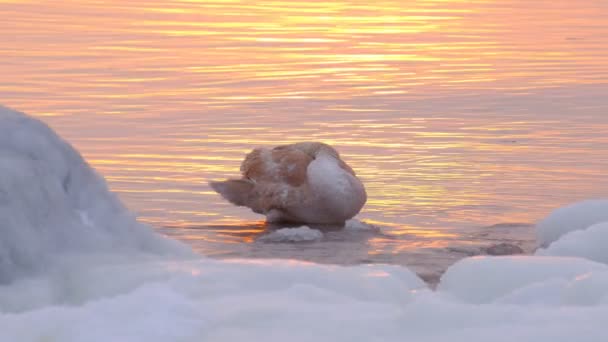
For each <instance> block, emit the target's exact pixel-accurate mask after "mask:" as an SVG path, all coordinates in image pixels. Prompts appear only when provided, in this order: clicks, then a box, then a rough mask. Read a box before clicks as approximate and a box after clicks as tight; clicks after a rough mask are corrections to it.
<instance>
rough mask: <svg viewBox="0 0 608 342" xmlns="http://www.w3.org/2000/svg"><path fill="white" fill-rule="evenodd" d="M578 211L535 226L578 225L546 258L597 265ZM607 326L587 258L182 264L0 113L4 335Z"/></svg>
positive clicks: (555, 341)
mask: <svg viewBox="0 0 608 342" xmlns="http://www.w3.org/2000/svg"><path fill="white" fill-rule="evenodd" d="M583 207H585V208H584V210H574V211H571V209H565V210H561V211H557V212H556V213H557V214H558V216H560V217H561V219H560V218H555V217H554V218H553V219H551V220H548V222H549V223H550V224H547V222H545V225H544V226H543V225H539V227H541V228H540V229H541V230H542V233H541V234H539V235H542V236H544V237H545V238H543V241H549V242H550V241H555V240H557V239H558V237H559V236H561V235H563V234H565V233H567V232H568V231H571V230H573V229H571V228H576V230H580V231H577V232H572V233H570V234H566V235H563V237H562V238H561V239H559V240H558V241H557V242H555V243H553V244H552V245H551V246H550V247H549V248H548V249H547V250H546V251H545V252H543V253H552V254H564V255H577V256H583V257H586V258H592V259H595V260H599V261H605V258H604V255H603V254H602V253H601V248H600V247H599V246H600V245H601V242H602V241H605V238H604V236H605V224H601V225H596V226H593V227H590V228H588V229H586V230H583V229H585V228H587V227H588V226H590V225H592V224H593V223H597V222H599V221H601V220H599V221H598V217H600V216H601V215H600V214H599V212H596V210H600V211H601V210H603V209H602V205H599V206H594V208H591V207H586V205H583ZM579 209H580V208H579ZM568 212H570V213H573V215H574V216H575V218H572V217H569V214H568ZM585 216H589V217H585ZM591 221H595V222H591ZM604 221H605V220H604ZM551 222H552V223H551ZM572 222H575V223H578V224H577V225H575V224H573V223H572ZM347 226H351V227H357V226H358V224H357V223H356V222H355V223H353V222H350V223H348V224H347ZM543 227H544V228H543ZM547 227H558V228H556V229H555V230H553V228H547ZM563 227H568V228H567V229H566V228H564V229H562V228H563ZM277 232H278V231H277ZM275 233H276V232H275ZM301 233H302V234H301ZM318 233H320V232H318ZM318 233H317V232H315V231H314V230H312V229H310V228H308V227H300V228H295V229H291V230H287V231H286V233H280V234H279V235H283V236H299V235H300V234H301V235H302V236H307V237H310V236H313V235H316V236H318ZM596 240H597V241H596ZM566 247H568V248H570V249H567V248H566ZM563 251H566V252H563ZM570 251H574V252H572V253H571V252H570ZM539 253H541V252H539ZM606 317H608V265H605V264H602V263H598V262H594V261H591V260H587V259H585V258H577V257H542V256H518V257H513V256H510V257H475V258H468V259H464V260H461V261H460V262H458V263H456V264H455V265H453V266H452V267H450V269H449V270H448V271H447V272H446V274H445V275H444V276H443V277H442V279H441V282H440V284H439V285H438V290H437V291H432V290H430V289H429V288H427V287H426V285H425V284H424V283H423V282H422V281H421V280H420V279H419V278H418V277H417V276H416V275H415V274H414V273H413V272H411V271H410V270H408V269H407V268H405V267H399V266H388V265H361V266H352V267H342V266H330V265H318V264H313V263H305V262H297V261H292V260H283V261H278V260H255V261H254V260H231V261H219V260H210V259H207V258H203V257H200V256H199V257H197V256H193V255H192V254H191V252H190V251H189V249H188V248H186V247H185V246H183V245H181V244H179V243H177V242H173V241H169V240H167V239H164V238H162V237H160V236H158V235H156V234H154V233H153V231H152V230H151V229H149V227H147V226H145V225H143V224H139V223H137V221H136V220H135V219H134V217H133V215H131V214H129V213H128V211H127V210H126V209H125V208H124V207H123V205H122V204H121V203H120V202H119V201H118V200H117V199H116V197H115V196H114V195H112V194H111V193H110V192H109V191H108V190H107V186H106V185H105V182H104V181H103V179H101V177H99V176H98V175H97V174H96V173H95V172H94V171H93V170H92V169H91V168H90V167H89V166H88V165H87V164H86V163H85V162H84V161H83V160H82V158H81V157H80V156H79V155H78V153H77V152H76V151H74V150H73V149H72V148H71V147H70V146H69V145H68V144H67V143H65V142H64V141H62V140H61V139H59V138H58V137H57V136H56V135H55V134H54V133H53V132H52V131H51V130H50V129H48V128H47V127H46V126H45V125H44V124H42V123H41V122H39V121H37V120H33V119H31V118H29V117H26V116H24V115H23V114H20V113H16V112H13V111H10V110H7V109H0V341H19V342H29V341H32V342H33V341H61V342H72V341H74V342H75V341H86V342H106V341H119V342H120V341H130V342H131V341H134V342H138V341H142V342H157V341H158V342H160V341H180V342H190V341H192V342H194V341H196V342H201V341H214V342H215V341H220V342H221V341H265V342H274V341H281V342H284V341H290V342H299V341H423V342H429V341H430V342H433V341H436V342H440V341H441V342H443V341H453V342H461V341H466V342H471V341H493V342H502V341H505V342H506V341H509V342H512V341H518V342H522V341H534V342H537V341H551V342H570V341H579V342H580V341H583V342H585V341H590V342H595V341H597V342H601V341H604V340H605V336H606V333H605V325H606Z"/></svg>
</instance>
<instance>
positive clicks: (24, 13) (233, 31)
mask: <svg viewBox="0 0 608 342" xmlns="http://www.w3.org/2000/svg"><path fill="white" fill-rule="evenodd" d="M0 15H1V16H2V18H3V20H2V22H0V38H1V41H2V43H1V44H0V72H1V74H2V80H1V81H0V96H1V100H2V103H3V104H5V105H8V106H11V107H13V108H16V109H19V110H22V111H25V112H28V113H31V114H33V115H36V116H38V117H41V118H42V119H43V120H45V121H46V122H48V123H49V124H50V125H51V126H53V128H55V129H56V130H57V131H58V132H59V133H60V134H61V135H62V136H64V137H65V138H66V139H68V140H69V141H70V142H71V143H73V144H74V145H75V146H76V147H77V148H78V149H79V150H80V151H81V152H82V153H83V154H84V155H85V157H86V158H87V159H88V160H89V161H90V163H91V164H93V166H95V167H96V168H97V169H98V170H99V171H100V172H101V173H102V174H103V175H104V176H105V177H106V178H107V179H108V181H109V183H110V186H111V188H112V189H113V190H114V191H116V192H117V193H118V194H119V196H120V197H121V198H122V199H123V200H124V201H125V202H126V203H127V205H128V206H129V207H130V208H131V209H132V210H134V211H136V212H137V213H138V215H139V216H140V217H141V219H142V220H144V221H147V222H149V223H151V224H152V225H154V226H155V227H157V228H158V229H159V230H161V231H162V232H164V233H166V234H168V235H170V236H174V237H176V238H178V239H182V240H184V241H186V242H188V243H190V244H191V245H192V246H193V247H194V248H195V249H196V250H197V251H200V252H201V253H204V254H207V255H213V256H217V257H281V258H282V257H288V258H300V259H305V260H313V261H317V262H329V263H340V264H351V263H362V262H389V263H398V264H405V265H408V266H411V267H413V268H415V269H417V270H421V271H429V272H431V273H432V271H433V270H438V269H442V268H443V267H445V266H446V265H447V264H449V263H451V262H453V261H454V260H456V259H458V258H460V257H462V256H463V255H467V254H471V253H475V252H476V251H477V249H479V248H481V247H484V246H488V245H491V244H493V243H497V242H510V243H514V244H517V245H521V246H523V247H524V249H526V250H530V249H531V248H532V245H533V243H532V240H533V231H532V230H533V229H532V227H531V224H533V223H534V222H535V221H537V220H539V219H540V218H542V217H543V216H544V215H546V214H547V213H548V212H549V211H550V210H551V209H553V208H555V207H558V206H561V205H564V204H566V203H569V202H573V201H576V200H581V199H586V198H592V197H605V196H606V193H607V192H608V182H607V180H606V177H605V173H604V172H603V171H605V170H606V169H608V158H606V157H607V156H608V134H607V133H608V115H607V112H608V101H607V100H606V94H608V21H606V18H607V17H608V3H607V2H606V1H603V0H601V1H600V0H597V1H594V0H582V1H565V0H563V1H561V0H560V1H524V0H505V1H489V0H487V1H486V0H478V1H438V0H424V1H375V2H373V4H371V3H369V2H368V1H365V2H364V1H324V2H316V1H312V2H311V1H306V2H304V1H288V2H287V1H244V0H224V1H162V2H161V1H137V2H124V1H82V2H78V3H75V2H70V1H36V2H34V1H31V2H30V1H10V0H9V1H6V0H5V1H0ZM302 140H319V141H324V142H327V143H330V144H332V145H335V146H336V147H337V148H338V150H340V151H341V153H342V155H343V157H344V159H346V160H347V161H348V162H349V163H350V164H351V165H352V166H353V167H354V169H355V170H356V171H357V173H358V175H359V176H360V177H361V178H362V179H363V181H364V182H365V184H366V186H367V189H368V195H369V201H368V203H367V205H366V207H365V208H364V210H363V211H362V212H361V214H360V215H359V217H358V218H359V219H360V220H363V221H365V222H367V223H370V224H373V225H375V226H378V227H380V232H379V233H378V232H375V233H374V232H345V231H339V232H332V233H328V234H326V235H325V238H324V240H322V241H321V242H315V243H306V244H272V243H262V242H259V241H256V240H257V238H258V237H259V236H260V235H261V234H264V232H265V231H266V229H267V228H268V227H266V226H264V225H263V222H262V217H260V216H258V215H255V214H253V213H250V212H248V211H247V210H246V209H243V208H236V207H232V206H230V205H229V204H227V203H225V202H224V201H222V200H221V199H220V198H219V196H217V195H216V194H215V193H213V192H212V191H211V189H210V188H209V187H208V185H207V182H208V181H209V180H214V179H222V178H226V177H238V168H239V164H240V161H241V160H242V158H243V156H244V155H245V153H247V152H248V151H249V150H251V149H252V148H253V147H256V146H273V145H277V144H285V143H291V142H296V141H302Z"/></svg>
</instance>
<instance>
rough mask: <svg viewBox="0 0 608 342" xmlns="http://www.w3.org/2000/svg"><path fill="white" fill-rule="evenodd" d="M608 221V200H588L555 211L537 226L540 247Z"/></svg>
mask: <svg viewBox="0 0 608 342" xmlns="http://www.w3.org/2000/svg"><path fill="white" fill-rule="evenodd" d="M604 221H608V200H599V199H598V200H588V201H583V202H578V203H574V204H571V205H568V206H565V207H563V208H559V209H557V210H555V211H553V212H552V213H551V214H550V215H549V216H547V218H545V219H544V220H542V221H541V222H539V223H538V225H537V226H536V233H537V241H538V245H539V246H540V247H544V248H546V247H548V246H549V245H550V244H551V243H552V242H553V241H556V240H558V239H559V238H560V237H561V236H563V235H565V234H567V233H569V232H572V231H575V230H582V229H585V228H587V227H589V226H591V225H593V224H595V223H600V222H604Z"/></svg>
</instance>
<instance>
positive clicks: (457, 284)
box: [438, 256, 608, 304]
mask: <svg viewBox="0 0 608 342" xmlns="http://www.w3.org/2000/svg"><path fill="white" fill-rule="evenodd" d="M594 273H600V274H602V277H603V276H604V275H608V266H607V265H604V264H600V263H596V262H593V261H589V260H585V259H580V258H567V257H541V256H508V257H472V258H466V259H463V260H460V261H459V262H457V263H456V264H454V265H452V266H451V267H450V268H448V270H447V271H446V272H445V273H444V275H443V276H442V277H441V280H440V283H439V286H438V290H439V291H440V292H443V293H446V294H449V295H451V296H453V297H456V298H458V299H460V300H462V301H465V302H467V303H473V304H482V303H494V302H497V301H501V300H505V299H504V298H508V297H510V296H515V297H517V298H518V299H521V298H522V297H525V295H524V294H522V293H523V292H521V291H523V289H526V288H527V289H528V290H529V288H530V287H532V289H533V290H536V291H532V292H533V293H534V294H535V295H536V296H535V297H534V298H527V299H528V300H521V301H518V303H520V304H526V303H536V302H543V301H544V300H545V299H546V300H548V301H550V300H551V298H550V297H549V298H543V297H546V296H550V295H551V294H550V292H551V291H548V288H551V289H554V290H555V289H556V288H558V289H561V288H564V287H565V286H566V285H567V284H569V283H570V282H572V281H573V280H575V279H577V277H581V276H584V275H588V274H594ZM556 282H557V283H556ZM518 291H519V294H518V293H517V292H518ZM526 293H528V294H529V293H530V292H529V291H528V292H526ZM507 301H508V300H507ZM516 301H517V300H516Z"/></svg>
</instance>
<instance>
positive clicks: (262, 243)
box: [161, 219, 536, 283]
mask: <svg viewBox="0 0 608 342" xmlns="http://www.w3.org/2000/svg"><path fill="white" fill-rule="evenodd" d="M201 230H202V231H204V232H203V233H201V232H200V231H201ZM311 230H312V231H315V232H318V233H316V234H315V233H314V232H311ZM391 230H393V228H392V227H383V226H381V225H376V224H370V223H365V222H364V221H360V220H357V219H353V220H350V221H348V222H347V224H346V226H344V227H342V226H327V225H324V226H320V225H308V226H306V228H305V229H303V227H301V226H299V225H281V224H268V223H264V222H259V223H254V224H251V225H238V226H234V225H212V226H201V227H187V228H186V227H180V228H179V229H175V228H165V229H161V231H162V232H163V233H165V234H167V235H168V236H171V237H175V238H177V239H183V240H190V239H195V238H193V237H196V236H213V238H211V239H209V240H205V241H204V242H203V243H196V242H194V243H192V246H193V248H194V250H197V247H199V248H200V246H204V248H200V249H198V251H199V252H201V253H203V254H207V255H209V256H211V257H214V258H266V259H269V258H279V259H297V260H304V261H311V262H315V263H323V264H338V265H357V264H374V263H387V264H397V265H402V266H407V267H409V268H410V269H412V270H414V271H415V272H417V273H418V274H419V275H420V276H421V277H423V278H424V279H425V280H427V281H429V282H431V283H436V282H437V281H438V279H439V276H440V275H441V274H442V273H443V272H444V271H445V269H447V267H448V266H450V265H451V264H453V263H454V262H456V261H457V260H459V259H462V258H464V257H469V256H475V255H514V254H532V253H533V252H534V250H535V248H536V237H535V235H534V227H533V226H532V225H530V224H525V223H507V224H498V225H493V226H489V227H481V228H477V229H471V230H469V231H468V232H466V235H465V236H462V235H458V236H454V237H453V241H450V240H449V239H448V240H447V241H443V242H444V243H445V246H439V247H432V246H429V245H432V243H433V241H429V240H431V239H433V237H432V236H431V237H427V238H426V239H425V238H421V237H420V236H418V235H416V234H411V235H408V234H399V235H397V234H393V233H391ZM463 240H464V241H466V242H465V243H463ZM226 241H233V243H228V244H226ZM372 242H373V243H375V244H378V243H381V244H382V245H384V246H387V247H386V248H390V249H392V250H394V253H374V252H373V250H371V249H372V248H373V247H371V246H370V244H371V243H372ZM214 243H215V244H218V245H221V246H222V247H221V248H219V247H214V246H213V244H214ZM404 247H405V248H404ZM220 249H221V252H217V253H210V252H209V250H220Z"/></svg>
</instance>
